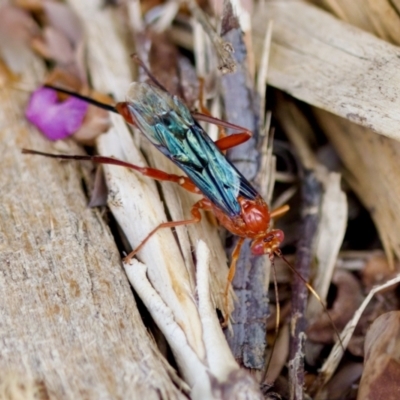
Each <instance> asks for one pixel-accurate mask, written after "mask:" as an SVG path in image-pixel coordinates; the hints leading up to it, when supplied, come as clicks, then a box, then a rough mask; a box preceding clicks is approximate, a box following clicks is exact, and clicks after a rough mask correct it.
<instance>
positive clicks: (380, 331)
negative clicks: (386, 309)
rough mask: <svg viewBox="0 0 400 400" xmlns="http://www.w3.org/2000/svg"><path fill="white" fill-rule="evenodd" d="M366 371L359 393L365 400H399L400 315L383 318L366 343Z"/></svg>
mask: <svg viewBox="0 0 400 400" xmlns="http://www.w3.org/2000/svg"><path fill="white" fill-rule="evenodd" d="M365 354H366V358H365V361H364V363H365V367H364V373H363V375H362V378H361V382H360V387H359V391H358V397H357V398H358V399H360V400H361V399H362V400H379V399H382V400H383V399H385V400H397V399H398V398H399V381H400V311H392V312H390V313H386V314H384V315H381V316H380V317H379V318H378V319H376V320H375V321H374V323H373V324H372V326H371V328H370V330H369V331H368V333H367V336H366V340H365Z"/></svg>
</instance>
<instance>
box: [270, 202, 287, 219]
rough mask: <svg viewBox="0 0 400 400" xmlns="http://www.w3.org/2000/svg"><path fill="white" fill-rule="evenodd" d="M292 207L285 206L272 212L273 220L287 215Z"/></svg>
mask: <svg viewBox="0 0 400 400" xmlns="http://www.w3.org/2000/svg"><path fill="white" fill-rule="evenodd" d="M289 209H290V207H289V206H288V205H287V204H285V205H284V206H280V207H278V208H277V209H275V210H272V211H271V213H270V216H271V218H279V217H281V216H282V215H284V214H286V213H287V212H288V211H289Z"/></svg>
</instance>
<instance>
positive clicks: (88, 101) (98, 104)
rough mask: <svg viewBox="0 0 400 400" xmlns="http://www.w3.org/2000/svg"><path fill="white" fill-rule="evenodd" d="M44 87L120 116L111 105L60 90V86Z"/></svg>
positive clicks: (69, 91)
mask: <svg viewBox="0 0 400 400" xmlns="http://www.w3.org/2000/svg"><path fill="white" fill-rule="evenodd" d="M43 87H45V88H49V89H53V90H56V91H57V92H60V93H64V94H68V95H70V96H73V97H76V98H77V99H81V100H83V101H86V103H89V104H93V105H94V106H96V107H99V108H102V109H103V110H107V111H111V112H114V113H117V114H118V111H117V109H116V108H115V107H114V106H110V105H109V104H106V103H102V102H100V101H97V100H94V99H92V98H90V97H87V96H83V95H81V94H79V93H76V92H72V91H71V90H67V89H63V88H60V87H58V86H53V85H43Z"/></svg>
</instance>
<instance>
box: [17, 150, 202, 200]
mask: <svg viewBox="0 0 400 400" xmlns="http://www.w3.org/2000/svg"><path fill="white" fill-rule="evenodd" d="M22 153H23V154H36V155H39V156H44V157H50V158H58V159H60V160H82V161H92V162H94V163H97V164H109V165H118V166H121V167H126V168H130V169H133V170H135V171H137V172H140V173H141V174H142V175H145V176H148V177H149V178H153V179H157V180H159V181H168V182H175V183H177V184H178V185H180V186H181V187H183V188H184V189H186V190H188V191H189V192H193V193H200V190H199V189H198V188H197V187H196V186H195V184H194V183H193V182H192V181H191V180H190V179H189V178H188V177H186V176H180V175H175V174H168V173H167V172H164V171H161V170H159V169H156V168H150V167H139V166H138V165H135V164H131V163H128V162H125V161H122V160H118V159H116V158H111V157H103V156H79V155H65V154H51V153H43V152H41V151H36V150H29V149H22Z"/></svg>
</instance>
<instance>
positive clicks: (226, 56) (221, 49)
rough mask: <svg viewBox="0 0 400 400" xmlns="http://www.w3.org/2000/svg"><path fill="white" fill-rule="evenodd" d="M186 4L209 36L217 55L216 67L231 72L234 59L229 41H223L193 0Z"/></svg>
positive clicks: (223, 71)
mask: <svg viewBox="0 0 400 400" xmlns="http://www.w3.org/2000/svg"><path fill="white" fill-rule="evenodd" d="M186 4H187V6H188V7H189V10H190V12H191V13H192V15H193V17H194V18H195V19H196V21H197V22H198V23H199V24H200V25H201V26H202V27H203V29H204V31H205V32H206V33H207V35H208V36H209V38H210V40H211V42H212V44H213V45H214V48H215V52H216V53H217V55H218V59H219V63H218V64H219V65H218V69H219V70H220V71H221V72H222V73H223V74H227V73H232V72H234V71H235V69H236V64H235V61H234V59H233V57H232V53H233V47H232V45H231V44H230V43H229V42H226V41H224V40H223V39H222V38H221V37H220V36H219V35H218V34H217V32H216V31H215V29H214V27H213V26H212V25H211V23H210V21H209V20H208V17H207V16H206V14H204V12H203V11H202V9H201V8H200V7H199V6H198V5H197V3H196V1H195V0H187V1H186Z"/></svg>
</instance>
